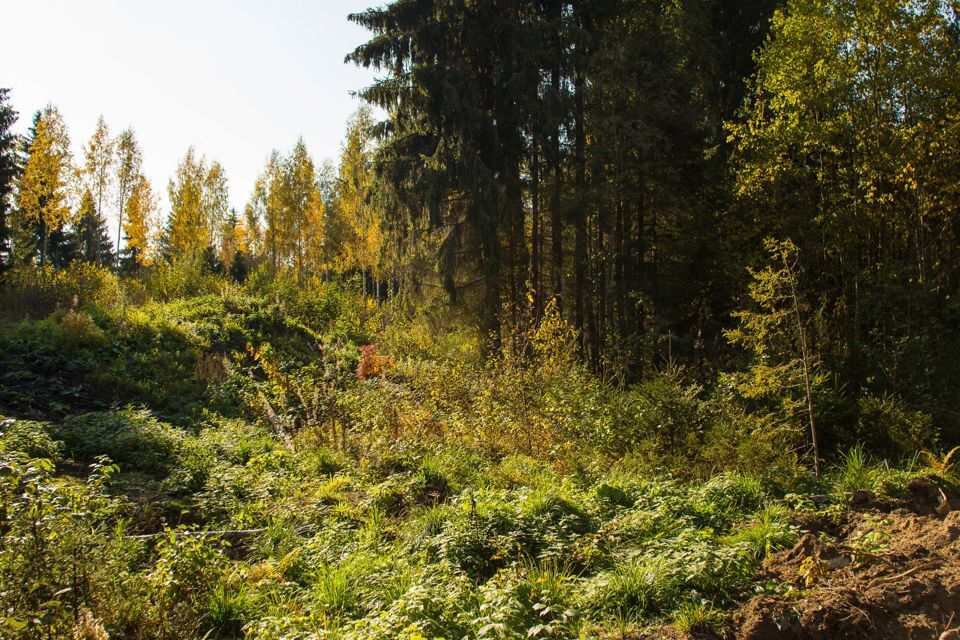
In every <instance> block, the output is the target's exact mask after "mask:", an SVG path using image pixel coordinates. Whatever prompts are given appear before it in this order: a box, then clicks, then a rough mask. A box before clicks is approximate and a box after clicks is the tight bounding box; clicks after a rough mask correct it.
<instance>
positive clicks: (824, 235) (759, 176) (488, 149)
mask: <svg viewBox="0 0 960 640" xmlns="http://www.w3.org/2000/svg"><path fill="white" fill-rule="evenodd" d="M350 19H351V20H353V21H354V22H355V23H357V24H359V25H362V26H364V27H366V28H367V29H368V30H369V31H370V32H371V34H372V36H371V39H370V40H369V41H368V42H366V43H365V44H361V45H360V46H359V47H357V48H356V50H355V51H353V52H352V53H351V54H350V55H349V56H348V57H347V59H348V61H351V62H354V63H356V64H359V65H362V66H365V67H370V68H373V69H376V70H377V71H379V73H380V74H381V76H380V78H379V79H378V80H377V81H376V82H375V83H374V84H372V85H371V86H369V87H367V88H366V89H364V90H363V91H362V93H361V95H362V96H363V97H364V98H365V99H366V100H367V101H369V102H370V103H372V104H374V105H376V106H378V107H379V108H381V109H382V110H384V111H385V112H386V114H387V115H386V118H385V119H384V121H383V122H381V123H380V124H379V125H378V126H377V133H378V140H379V146H378V148H377V152H376V158H375V167H376V175H377V183H378V197H379V198H380V199H381V201H382V202H383V203H385V204H384V208H383V210H384V212H385V214H386V215H387V220H386V225H387V227H388V228H390V229H391V230H392V232H393V238H394V239H395V240H396V241H397V245H398V251H399V255H400V262H401V263H403V262H404V261H406V263H407V264H408V265H410V267H411V268H412V269H414V270H415V271H416V270H417V268H418V267H419V265H421V264H422V260H421V259H420V258H422V257H424V256H426V257H427V258H428V259H429V261H430V262H432V264H434V265H435V268H436V269H437V270H438V273H439V274H440V276H441V280H442V283H443V285H444V286H445V288H446V290H447V291H448V293H449V295H450V297H451V299H454V300H460V301H464V302H465V303H467V304H469V305H471V307H472V308H473V309H475V310H476V312H477V314H478V317H479V319H480V321H481V323H482V325H483V327H484V328H485V330H486V332H487V333H488V335H489V336H490V337H491V344H492V347H493V348H494V349H497V348H499V345H500V344H502V341H503V340H506V339H509V338H510V335H511V327H513V326H515V324H516V323H517V322H520V321H523V320H524V319H525V318H530V317H533V318H538V317H540V316H541V315H542V313H543V310H544V308H545V305H546V304H547V303H548V301H552V303H553V305H554V306H555V307H557V308H559V309H560V311H561V313H562V315H563V317H564V318H566V319H568V320H569V321H570V322H571V323H572V324H573V326H574V327H575V328H576V329H577V330H578V332H579V336H580V351H581V353H582V356H583V357H584V358H585V359H586V360H587V361H588V362H590V363H591V364H592V365H593V367H594V368H595V369H596V370H598V371H606V372H614V373H617V374H619V375H625V376H626V377H627V378H628V379H636V378H639V377H643V376H644V375H646V374H647V373H649V372H651V371H653V370H656V369H661V368H663V367H664V366H668V365H670V364H671V363H679V364H682V365H684V366H686V367H688V369H689V370H690V371H691V372H692V374H693V375H695V376H697V377H698V378H699V379H701V380H704V381H714V380H715V374H716V372H717V371H724V370H726V371H731V370H733V371H750V372H752V377H751V378H750V380H752V382H751V383H750V384H747V385H745V386H744V387H742V390H744V392H746V393H755V394H757V395H762V393H761V392H759V391H758V389H760V388H763V387H764V383H763V381H764V380H769V379H771V378H775V377H777V375H780V379H779V382H778V383H777V384H776V385H775V386H776V387H777V388H779V389H780V393H779V394H777V395H778V397H779V399H778V400H775V401H772V400H770V399H769V398H768V399H767V402H769V403H771V406H772V405H774V404H777V403H779V402H780V401H781V400H782V395H783V394H788V395H790V394H792V395H796V394H799V397H800V398H802V397H803V396H804V395H808V396H810V395H819V396H820V397H821V400H820V401H819V403H818V404H819V405H820V406H821V407H823V410H824V411H828V410H829V411H830V412H832V413H833V415H834V418H833V420H834V421H835V422H840V423H846V424H848V425H849V424H850V423H851V422H855V421H856V419H857V418H856V414H858V413H863V411H865V409H864V408H863V407H862V406H858V405H857V404H856V403H857V401H856V399H857V398H860V397H862V396H870V397H874V398H881V399H884V398H886V399H890V403H892V404H893V405H896V406H897V407H899V409H898V410H900V409H902V410H904V411H907V410H921V411H924V412H928V413H929V414H932V415H933V416H935V418H936V422H937V424H938V425H942V426H943V427H944V428H945V429H954V430H956V428H957V426H958V425H960V404H958V402H957V401H956V400H955V398H956V390H957V389H958V388H960V367H958V365H957V362H958V358H957V356H960V339H958V338H957V336H958V335H960V332H958V331H957V329H960V307H958V305H957V302H956V300H957V293H958V286H960V282H958V276H960V259H958V258H960V256H958V254H957V251H958V248H960V242H958V240H960V237H958V235H957V233H958V231H960V226H958V225H960V222H958V206H960V201H958V198H957V193H958V192H957V189H956V185H957V179H958V176H960V128H958V123H960V104H958V96H960V91H958V89H960V86H958V83H960V46H958V44H960V8H958V4H957V3H956V2H955V1H952V0H918V1H916V2H903V1H901V0H784V1H777V0H752V1H749V2H737V3H727V2H720V1H716V0H697V1H694V2H684V3H677V2H671V1H667V0H651V1H649V2H631V1H627V0H599V1H595V0H591V1H590V2H586V1H581V0H539V1H536V2H533V1H529V0H487V1H484V2H474V3H462V2H457V1H455V0H430V1H426V0H424V1H396V2H391V3H388V4H387V5H386V6H384V7H382V8H376V9H369V10H367V11H364V12H361V13H358V14H355V15H352V16H351V17H350ZM419 272H420V273H421V274H422V273H423V270H422V269H419ZM414 277H418V276H416V275H414ZM758 314H759V315H758ZM760 316H763V319H762V321H761V320H760V319H758V318H760ZM797 319H799V320H797ZM801 361H802V363H801ZM800 364H802V365H803V366H800ZM784 367H786V368H787V369H789V371H790V372H793V373H796V372H803V373H805V374H807V375H806V376H805V377H806V378H807V379H808V383H809V384H808V385H807V386H808V387H809V388H810V393H807V394H804V393H803V391H802V389H803V387H804V385H803V384H801V383H800V382H799V378H797V377H794V376H793V374H792V373H791V374H790V375H785V370H784ZM781 374H784V375H781ZM814 387H817V388H814ZM751 389H752V391H751ZM818 389H819V390H818ZM952 398H953V399H952ZM758 401H759V400H758ZM880 402H881V403H882V402H883V401H882V400H881V401H880ZM801 404H804V403H801ZM810 404H812V403H810ZM861 404H862V403H861ZM778 406H779V405H778ZM807 412H808V413H810V414H811V415H810V419H811V422H812V414H813V409H812V408H810V409H809V411H807ZM841 414H842V415H841Z"/></svg>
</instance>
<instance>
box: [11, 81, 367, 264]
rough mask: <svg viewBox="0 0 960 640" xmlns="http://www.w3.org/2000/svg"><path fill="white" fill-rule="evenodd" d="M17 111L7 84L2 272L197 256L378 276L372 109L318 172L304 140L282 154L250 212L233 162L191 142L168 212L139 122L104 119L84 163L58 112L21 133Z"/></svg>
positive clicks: (50, 110) (356, 120)
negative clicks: (116, 130)
mask: <svg viewBox="0 0 960 640" xmlns="http://www.w3.org/2000/svg"><path fill="white" fill-rule="evenodd" d="M17 116H18V114H17V113H16V111H15V110H14V109H13V106H12V104H11V101H10V90H9V89H2V90H0V131H2V138H0V185H2V189H3V192H2V193H0V270H2V269H9V268H12V267H21V268H23V267H29V266H35V267H38V268H39V269H40V270H41V271H42V270H43V269H44V268H45V267H48V266H50V267H54V268H66V267H68V266H69V265H70V264H71V263H72V262H73V261H74V260H82V261H85V262H90V263H95V264H100V265H103V266H105V267H110V268H113V269H117V270H119V271H121V272H123V273H126V274H142V273H143V272H144V269H145V268H147V269H149V268H150V267H151V266H153V265H156V264H174V263H188V262H189V263H195V264H199V265H200V266H202V267H203V268H204V269H206V270H208V271H212V272H216V273H228V272H229V273H230V274H232V275H233V276H234V277H235V278H237V279H241V280H242V279H243V278H245V277H246V275H247V274H248V273H249V272H250V270H251V269H253V268H255V267H257V266H258V265H262V264H263V265H269V266H270V267H271V268H272V269H273V270H278V269H287V268H289V269H292V270H294V271H295V272H296V274H297V276H298V277H299V278H300V279H301V280H302V279H303V278H306V277H309V276H312V275H316V274H325V275H328V274H330V273H332V272H334V271H335V272H338V273H343V272H347V271H360V272H363V273H364V274H366V277H365V279H364V281H365V282H366V281H368V280H369V281H371V282H373V281H374V280H375V279H376V278H377V277H378V275H379V270H380V268H381V266H382V256H381V255H380V253H381V250H382V245H383V244H384V243H383V235H382V232H381V228H382V225H381V217H382V216H380V215H379V213H378V210H377V209H375V207H373V206H372V205H371V204H369V199H370V198H369V196H370V191H371V188H372V187H371V185H372V181H373V174H372V144H373V134H372V127H373V120H372V116H371V113H370V110H369V109H367V108H365V107H362V108H360V109H359V110H358V111H357V112H356V114H355V115H354V116H353V117H352V118H351V120H350V122H349V123H348V131H347V135H346V140H345V142H344V146H343V154H342V157H341V158H340V163H339V165H333V164H330V163H327V164H325V165H323V166H320V167H318V166H317V165H316V164H315V163H314V161H313V159H312V158H311V157H310V154H309V152H308V151H307V148H306V145H305V144H304V142H303V140H302V139H301V140H298V141H297V142H296V143H295V145H294V146H293V148H292V149H291V150H290V152H289V153H288V154H283V153H281V152H279V151H273V152H272V153H271V155H270V157H269V159H268V161H267V163H266V166H265V167H264V169H263V171H262V173H261V174H260V176H259V177H258V179H257V181H256V184H255V185H254V188H253V191H252V194H251V196H250V199H249V202H248V203H247V205H246V206H245V207H244V208H243V210H242V211H241V212H238V211H236V210H235V209H233V208H232V207H231V206H230V191H229V182H228V179H227V175H226V172H225V170H224V168H223V165H221V164H220V163H219V162H218V161H216V160H208V159H207V158H206V157H205V156H203V155H201V154H199V153H198V152H197V151H196V150H195V149H194V148H192V147H191V148H190V149H188V150H187V152H186V154H185V155H184V157H183V159H182V160H181V161H180V163H179V164H178V166H177V168H176V170H175V172H174V175H173V176H172V177H171V178H170V180H169V182H168V185H167V196H168V201H169V205H170V208H169V211H168V212H167V214H166V215H165V216H164V215H162V213H161V211H160V199H159V197H158V194H157V192H156V191H155V189H154V187H153V186H152V183H151V182H150V180H149V179H148V178H147V177H146V176H145V175H144V174H143V171H142V167H143V151H142V149H141V147H140V144H139V142H138V140H137V136H136V132H135V131H134V130H133V129H127V130H125V131H123V132H121V133H120V134H119V135H117V136H115V137H114V136H111V134H110V130H109V127H108V126H107V124H106V122H105V121H104V119H103V118H102V117H101V118H100V119H99V121H98V123H97V127H96V130H95V131H94V133H93V135H92V136H91V138H90V140H89V141H88V142H87V143H86V144H85V145H84V146H83V157H82V159H80V162H77V161H76V160H75V158H74V157H73V154H72V151H71V140H70V134H69V131H68V130H67V126H66V124H65V122H64V119H63V116H62V114H61V113H60V111H59V110H58V109H57V108H56V107H54V106H52V105H48V106H47V107H45V108H43V109H42V110H40V111H38V112H37V113H36V114H35V115H34V118H33V123H32V126H31V127H30V129H29V131H28V132H27V134H26V135H24V136H17V135H15V134H14V133H13V132H12V129H13V125H14V124H15V123H16V121H17ZM110 224H114V225H116V226H115V227H114V228H115V229H116V230H117V232H116V238H117V240H116V242H115V243H114V241H113V240H112V238H111V234H110V230H109V226H108V225H110Z"/></svg>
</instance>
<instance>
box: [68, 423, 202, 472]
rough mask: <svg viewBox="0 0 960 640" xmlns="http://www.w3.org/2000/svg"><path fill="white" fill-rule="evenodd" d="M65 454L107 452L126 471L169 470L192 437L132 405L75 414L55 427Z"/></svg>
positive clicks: (78, 456)
mask: <svg viewBox="0 0 960 640" xmlns="http://www.w3.org/2000/svg"><path fill="white" fill-rule="evenodd" d="M52 431H53V436H54V437H55V438H57V439H58V440H62V441H63V443H64V449H63V451H64V455H66V456H68V457H70V458H73V459H75V460H78V461H89V460H93V459H94V458H95V457H96V456H100V455H106V456H109V457H110V459H111V460H113V461H114V462H115V463H117V464H118V465H119V466H120V467H121V468H122V469H123V470H125V471H143V472H146V473H154V474H159V473H165V472H167V471H169V470H170V469H171V468H172V467H173V466H175V465H176V464H177V461H178V456H179V454H180V452H181V451H182V449H183V447H184V445H185V441H186V440H187V438H188V436H187V434H185V433H184V432H183V431H182V430H180V429H178V428H176V427H173V426H171V425H169V424H166V423H164V422H160V421H159V420H157V419H156V418H154V417H153V415H151V414H150V412H149V411H147V410H145V409H136V408H132V407H128V408H126V409H119V410H116V411H104V412H94V413H86V414H82V415H78V416H72V417H69V418H67V419H66V420H64V421H63V422H62V423H60V424H55V425H53V426H52Z"/></svg>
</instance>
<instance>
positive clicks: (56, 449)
mask: <svg viewBox="0 0 960 640" xmlns="http://www.w3.org/2000/svg"><path fill="white" fill-rule="evenodd" d="M49 429H50V426H49V425H48V424H46V423H43V422H32V421H30V420H16V419H14V418H2V417H0V453H21V454H23V455H26V456H28V457H30V458H46V459H48V460H51V461H53V462H58V461H59V460H60V452H61V449H62V447H63V443H61V442H57V441H55V440H54V439H53V438H51V437H50V433H49Z"/></svg>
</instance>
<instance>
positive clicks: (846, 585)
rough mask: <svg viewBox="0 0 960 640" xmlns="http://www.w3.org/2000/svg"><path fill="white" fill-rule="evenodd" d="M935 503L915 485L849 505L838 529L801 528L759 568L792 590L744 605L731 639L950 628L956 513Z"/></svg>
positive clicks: (959, 514)
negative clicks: (902, 494)
mask: <svg viewBox="0 0 960 640" xmlns="http://www.w3.org/2000/svg"><path fill="white" fill-rule="evenodd" d="M949 498H951V499H952V500H951V501H950V502H951V505H953V508H956V505H957V502H956V497H955V496H949ZM942 502H943V500H942V497H941V495H940V493H939V490H937V489H936V487H932V488H931V486H930V485H929V484H924V483H918V484H917V485H915V486H911V495H910V497H909V499H907V500H904V501H902V502H899V503H890V502H886V503H873V504H870V503H867V504H861V505H857V507H856V509H855V510H854V509H851V511H850V512H849V514H848V517H847V521H846V523H845V525H843V526H841V527H839V528H838V530H839V535H836V536H826V537H825V536H818V535H817V534H814V533H808V534H806V535H805V536H804V537H803V538H802V539H801V540H800V542H799V543H798V544H797V545H796V546H795V547H794V548H793V549H791V550H789V551H785V552H783V553H780V554H777V555H775V556H773V557H771V558H770V559H768V560H767V562H766V564H765V570H766V574H767V576H766V577H767V578H768V579H770V580H771V581H773V582H774V583H780V584H784V583H786V584H788V585H791V586H792V587H794V589H791V590H790V591H789V592H787V593H786V594H784V595H759V596H756V597H754V598H752V599H751V600H750V601H748V602H747V603H746V604H745V605H744V606H743V607H741V609H740V610H739V611H737V612H736V614H735V615H734V618H733V622H734V628H735V631H736V637H737V638H740V639H742V640H765V639H767V638H778V639H788V638H796V639H798V640H799V639H804V640H807V639H821V638H822V639H824V640H826V639H828V638H830V639H832V638H870V639H871V640H878V639H880V638H906V639H910V638H923V639H924V640H929V639H931V638H933V639H936V638H938V637H939V636H940V634H941V633H943V632H944V631H947V630H949V629H952V628H956V627H958V626H960V511H947V510H946V509H945V508H944V507H943V505H942ZM816 530H817V531H822V530H823V529H822V528H819V529H816Z"/></svg>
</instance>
